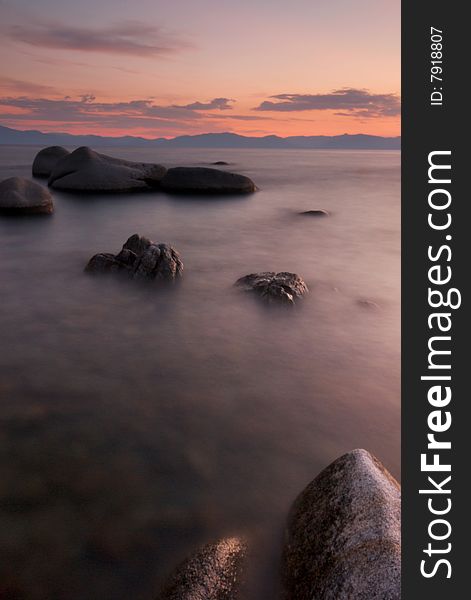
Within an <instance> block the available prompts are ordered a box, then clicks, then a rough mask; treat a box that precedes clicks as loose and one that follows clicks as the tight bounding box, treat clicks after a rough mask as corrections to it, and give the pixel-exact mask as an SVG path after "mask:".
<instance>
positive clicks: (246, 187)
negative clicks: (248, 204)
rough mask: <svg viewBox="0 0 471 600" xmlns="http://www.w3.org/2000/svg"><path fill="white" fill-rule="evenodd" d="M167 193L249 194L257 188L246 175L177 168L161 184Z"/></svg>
mask: <svg viewBox="0 0 471 600" xmlns="http://www.w3.org/2000/svg"><path fill="white" fill-rule="evenodd" d="M161 185H162V189H164V190H165V191H166V192H174V193H185V192H186V193H192V194H248V193H251V192H255V191H256V189H257V187H256V185H255V184H254V182H253V181H252V180H251V179H249V178H248V177H246V176H245V175H239V174H237V173H229V172H228V171H221V170H220V169H209V168H207V167H175V168H173V169H169V170H168V171H167V174H166V175H165V177H164V178H163V179H162V182H161Z"/></svg>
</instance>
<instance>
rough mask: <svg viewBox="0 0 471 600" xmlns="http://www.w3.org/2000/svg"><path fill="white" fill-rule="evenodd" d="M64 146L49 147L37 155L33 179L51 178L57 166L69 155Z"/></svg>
mask: <svg viewBox="0 0 471 600" xmlns="http://www.w3.org/2000/svg"><path fill="white" fill-rule="evenodd" d="M69 154H70V152H69V151H68V150H66V149H65V148H63V147H62V146H49V147H48V148H43V149H42V150H40V151H39V152H38V153H37V154H36V158H35V159H34V162H33V177H49V176H50V175H51V173H52V170H53V169H54V167H55V166H56V164H57V163H58V162H59V161H60V160H61V159H63V158H64V157H65V156H67V155H69Z"/></svg>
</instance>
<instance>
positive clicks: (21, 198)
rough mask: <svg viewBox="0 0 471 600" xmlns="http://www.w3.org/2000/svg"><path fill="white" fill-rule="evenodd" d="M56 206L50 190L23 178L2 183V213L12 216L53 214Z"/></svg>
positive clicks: (12, 178) (0, 194) (0, 184)
mask: <svg viewBox="0 0 471 600" xmlns="http://www.w3.org/2000/svg"><path fill="white" fill-rule="evenodd" d="M53 211H54V204H53V202H52V196H51V194H50V193H49V190H47V189H46V188H44V187H43V186H42V185H39V184H38V183H35V182H34V181H31V180H29V179H24V178H23V177H10V178H9V179H5V180H4V181H2V182H1V183H0V212H2V213H6V214H8V213H10V214H47V215H48V214H51V213H52V212H53Z"/></svg>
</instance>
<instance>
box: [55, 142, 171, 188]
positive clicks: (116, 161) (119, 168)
mask: <svg viewBox="0 0 471 600" xmlns="http://www.w3.org/2000/svg"><path fill="white" fill-rule="evenodd" d="M166 172H167V169H166V168H165V167H162V166H161V165H156V164H150V163H136V162H130V161H127V160H122V159H120V158H113V157H112V156H106V155H105V154H99V153H98V152H95V151H94V150H91V149H90V148H87V147H85V146H84V147H82V148H77V150H74V152H71V153H70V154H69V155H68V156H66V157H65V158H63V159H62V160H60V161H59V162H58V163H57V164H56V166H55V167H54V169H53V171H52V173H51V176H50V177H49V185H50V186H51V187H53V188H56V189H58V190H68V191H82V192H131V191H137V190H149V189H152V188H155V187H158V186H159V184H160V181H161V179H162V178H163V176H164V175H165V173H166Z"/></svg>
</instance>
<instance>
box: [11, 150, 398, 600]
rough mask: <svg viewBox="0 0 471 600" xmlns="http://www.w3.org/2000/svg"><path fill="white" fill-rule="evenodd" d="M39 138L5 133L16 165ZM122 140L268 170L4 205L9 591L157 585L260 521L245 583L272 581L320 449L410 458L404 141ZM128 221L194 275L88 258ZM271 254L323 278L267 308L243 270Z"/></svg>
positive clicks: (394, 467)
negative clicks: (160, 285)
mask: <svg viewBox="0 0 471 600" xmlns="http://www.w3.org/2000/svg"><path fill="white" fill-rule="evenodd" d="M37 150H38V148H32V147H4V146H0V177H1V178H5V177H10V176H13V175H19V176H29V173H30V165H31V162H32V159H33V157H34V155H35V153H36V152H37ZM109 153H110V154H114V155H116V156H121V157H123V158H128V159H131V160H146V161H156V162H162V163H163V164H165V165H168V166H172V165H177V164H180V165H181V164H184V165H207V164H209V163H211V162H213V161H216V160H225V161H227V162H229V163H230V166H229V167H223V168H228V169H232V170H235V171H237V172H241V173H244V174H246V175H248V176H250V177H252V178H253V179H254V180H255V182H256V183H257V185H259V187H260V188H261V189H260V191H259V192H258V193H257V194H255V195H251V196H246V197H230V198H210V197H208V198H205V197H198V198H191V197H186V196H178V197H171V196H167V195H166V194H163V193H150V194H138V195H118V196H104V197H100V196H93V195H92V196H86V197H83V196H81V195H69V194H64V193H59V192H54V201H55V205H56V211H55V214H54V215H53V216H52V217H50V218H48V217H39V218H38V217H37V218H24V217H23V218H0V245H1V248H0V252H1V263H0V280H1V290H2V293H1V313H0V330H1V332H2V342H3V344H2V346H3V351H2V357H1V360H0V363H1V367H0V375H1V383H0V393H1V402H0V473H1V477H0V574H1V575H2V577H3V581H4V582H6V583H5V584H4V585H6V586H7V587H8V588H9V590H10V595H11V598H18V599H19V598H23V599H26V600H84V599H86V600H104V599H106V600H124V599H128V598H129V597H132V598H133V599H134V600H151V599H152V598H154V596H155V593H156V590H157V589H158V586H159V583H160V582H161V580H162V578H163V577H165V575H166V574H168V572H169V570H170V569H171V568H172V567H173V566H174V565H175V564H176V563H177V562H179V560H181V559H182V558H184V557H185V556H186V555H187V554H188V553H189V552H191V551H192V550H193V549H194V548H195V547H197V546H198V545H199V544H201V543H203V542H205V541H207V540H211V539H214V538H216V537H218V536H221V535H226V534H233V533H239V532H247V533H249V534H250V535H251V536H253V538H254V539H255V543H256V548H257V550H256V554H257V558H256V559H254V564H255V565H257V568H256V569H255V571H256V573H257V575H256V577H255V582H254V583H253V585H252V588H251V591H250V592H248V595H251V596H253V597H254V598H257V600H267V598H270V597H273V596H274V589H273V586H272V585H271V583H270V580H271V578H273V573H274V572H275V571H276V561H277V553H278V544H279V538H280V531H281V529H282V527H283V523H284V519H285V516H286V512H287V510H288V508H289V506H290V504H291V502H292V501H293V499H294V498H295V496H296V495H297V494H298V493H299V492H300V491H301V490H302V488H303V487H304V486H305V485H306V484H307V483H308V482H309V481H310V480H311V479H312V478H313V477H315V475H317V473H318V472H319V471H320V470H321V469H322V468H324V467H325V466H326V465H327V464H328V463H329V462H330V461H332V460H333V459H335V458H336V457H338V456H339V455H341V454H342V453H344V452H346V451H349V450H351V449H353V448H356V447H362V448H367V449H368V450H370V451H372V452H374V453H375V454H376V455H377V456H378V457H379V458H380V459H381V460H382V461H383V462H384V463H385V465H386V466H387V467H388V468H389V469H390V470H391V471H392V472H393V474H394V475H396V476H399V446H400V439H399V436H400V423H399V417H400V412H399V411H400V395H399V394H400V380H399V356H400V332H399V318H400V304H399V295H400V289H399V276H400V273H399V268H400V264H399V261H400V255H399V251H400V229H399V227H400V189H399V187H400V182H399V175H400V172H399V165H400V155H399V153H398V152H387V151H382V152H366V151H332V152H327V151H310V150H307V151H298V150H291V151H284V150H274V151H270V150H165V151H162V150H158V151H150V150H148V149H119V150H117V149H113V150H109ZM313 208H323V209H326V210H328V211H329V212H330V213H331V215H330V216H329V217H321V218H313V217H306V216H300V215H299V214H298V213H299V212H300V211H304V210H309V209H313ZM133 233H139V234H141V235H146V236H148V237H150V238H151V239H153V240H154V241H157V242H167V243H171V244H172V245H174V246H175V247H176V248H177V249H178V250H179V252H180V253H181V256H182V258H183V261H184V264H185V273H184V278H183V280H182V282H181V284H180V285H178V286H171V287H169V289H166V290H156V289H155V288H153V287H152V286H147V287H145V286H144V287H142V286H140V285H135V284H134V283H130V282H127V281H125V282H123V281H113V280H108V279H102V278H90V277H89V276H87V275H85V274H84V273H83V268H84V266H85V264H86V263H87V261H88V259H89V258H90V257H91V256H92V255H93V254H94V253H96V252H100V251H106V252H117V251H118V250H119V249H120V247H121V245H122V244H123V242H124V241H125V240H126V239H127V237H129V236H130V235H131V234H133ZM267 270H274V271H282V270H286V271H294V272H297V273H299V274H300V275H302V276H303V278H304V279H305V281H306V282H307V284H308V286H309V288H310V290H311V292H310V294H309V295H308V296H307V297H306V298H305V300H304V301H303V302H302V303H300V304H299V306H297V307H296V308H295V309H294V310H286V309H268V308H267V307H266V306H264V305H262V304H261V303H260V302H257V301H256V300H255V299H254V298H252V297H250V296H248V295H245V294H244V293H242V292H241V291H239V290H237V289H235V288H233V286H232V284H233V282H234V281H235V280H236V279H237V278H238V277H240V276H242V275H245V274H247V273H252V272H255V271H267ZM363 300H368V301H371V302H372V303H374V304H370V305H365V304H364V303H362V301H363ZM375 305H376V306H375Z"/></svg>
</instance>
